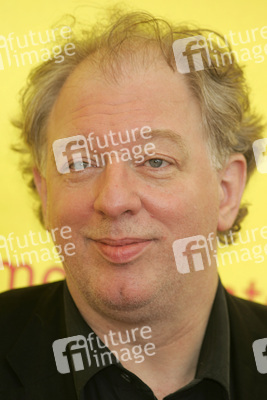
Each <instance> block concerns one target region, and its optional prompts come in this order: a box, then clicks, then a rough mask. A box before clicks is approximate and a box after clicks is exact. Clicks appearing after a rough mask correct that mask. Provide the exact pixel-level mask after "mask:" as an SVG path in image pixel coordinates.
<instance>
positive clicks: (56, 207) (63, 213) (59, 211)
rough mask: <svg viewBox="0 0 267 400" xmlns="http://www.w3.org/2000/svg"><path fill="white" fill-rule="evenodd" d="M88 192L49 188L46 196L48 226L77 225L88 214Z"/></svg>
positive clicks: (83, 220)
mask: <svg viewBox="0 0 267 400" xmlns="http://www.w3.org/2000/svg"><path fill="white" fill-rule="evenodd" d="M87 193H88V194H89V193H90V192H89V191H88V188H87V189H85V188H84V189H83V190H81V188H80V189H79V190H77V189H76V188H71V187H66V186H64V187H63V186H62V185H58V186H56V185H55V186H51V187H49V189H48V193H47V194H48V196H47V199H48V200H47V215H48V221H49V224H50V226H62V225H69V226H74V225H79V224H81V223H84V222H85V221H86V220H87V218H88V215H89V214H90V209H91V208H90V202H91V200H90V196H89V195H87Z"/></svg>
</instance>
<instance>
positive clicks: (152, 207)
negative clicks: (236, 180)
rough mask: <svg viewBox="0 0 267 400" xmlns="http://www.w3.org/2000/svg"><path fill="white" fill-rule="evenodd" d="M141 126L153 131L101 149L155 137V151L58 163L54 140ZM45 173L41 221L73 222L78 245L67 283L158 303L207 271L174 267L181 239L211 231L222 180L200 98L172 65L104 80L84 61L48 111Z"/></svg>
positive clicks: (88, 291) (84, 292)
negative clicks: (97, 161) (79, 166)
mask: <svg viewBox="0 0 267 400" xmlns="http://www.w3.org/2000/svg"><path fill="white" fill-rule="evenodd" d="M143 126H149V127H151V129H152V130H153V131H155V134H154V135H153V138H151V139H149V140H144V139H137V141H136V142H134V141H132V142H131V143H127V144H125V145H122V146H118V147H117V148H115V147H114V146H110V147H109V148H105V149H102V150H99V152H101V151H102V152H104V151H105V152H106V151H111V150H118V149H119V148H122V147H123V148H125V147H127V148H129V149H131V148H132V147H133V146H135V145H136V144H137V143H138V144H142V146H143V147H144V145H145V144H146V143H148V142H149V143H150V142H151V143H154V145H155V149H154V152H155V155H153V156H145V159H144V161H143V162H142V163H135V161H134V160H132V161H131V160H128V161H120V162H117V161H116V160H114V161H113V162H112V163H109V162H107V164H106V165H105V166H100V167H95V166H91V167H88V168H84V169H83V170H80V171H75V170H74V169H72V170H71V172H70V173H66V174H60V173H59V172H58V170H57V168H56V163H55V159H54V157H53V153H52V144H53V142H54V141H55V140H57V139H62V138H67V137H70V136H75V135H83V136H84V137H85V138H87V137H88V134H89V133H90V132H94V136H95V137H96V136H98V137H99V139H100V140H101V138H102V140H101V143H102V144H103V143H104V135H107V134H108V133H109V132H110V130H112V132H114V133H118V132H121V133H122V134H125V131H126V130H129V131H130V130H131V129H135V128H139V130H140V128H142V127H143ZM166 132H169V133H170V132H172V134H168V135H166ZM94 143H96V142H94ZM95 146H96V144H95ZM95 148H97V147H95ZM144 155H145V154H144ZM155 159H156V160H155ZM85 166H86V165H85ZM71 168H73V165H72V166H71ZM43 183H44V193H45V194H44V195H43V208H44V214H45V221H46V225H47V227H48V228H54V227H61V226H64V225H68V226H70V227H71V229H72V241H73V242H74V244H75V246H76V255H74V256H72V257H67V258H66V262H65V270H66V275H67V280H68V283H69V286H70V287H72V288H73V290H76V291H78V292H79V294H80V295H81V296H83V298H85V299H86V301H87V302H89V303H90V304H91V305H92V306H93V307H95V308H97V309H98V310H102V311H105V312H106V311H107V310H125V311H126V310H128V311H129V310H133V309H136V310H137V309H141V308H142V307H146V306H147V307H149V304H151V307H152V305H154V306H155V307H156V305H158V304H160V302H161V303H162V302H164V301H166V302H168V301H170V299H172V300H175V298H177V296H178V293H179V291H180V292H181V290H182V287H183V286H185V285H184V284H183V282H185V279H187V282H193V283H194V285H195V286H196V285H200V284H201V282H202V283H203V279H206V275H207V273H210V272H206V271H202V272H197V273H196V272H195V273H191V274H188V275H190V277H189V276H187V277H185V276H182V275H180V274H179V273H178V272H177V268H176V265H175V260H174V255H173V251H172V244H173V242H174V241H175V240H177V239H180V238H186V237H189V236H194V235H197V234H203V235H206V236H207V235H208V234H209V233H210V232H212V231H216V227H217V220H218V209H219V183H218V177H217V173H216V172H215V171H214V169H213V167H212V166H211V162H210V159H209V155H208V152H207V146H206V138H205V137H204V134H203V130H202V126H201V114H200V108H199V105H198V104H197V101H196V100H195V99H194V97H193V96H192V94H191V92H190V90H189V89H188V87H187V85H186V82H185V80H184V77H183V76H181V75H179V74H178V73H174V72H173V71H171V70H170V69H169V67H168V66H165V65H163V64H162V65H161V66H160V68H159V69H157V70H154V69H153V70H152V69H149V70H147V71H143V72H142V73H132V75H131V77H130V78H125V79H123V80H121V81H120V83H119V84H109V83H107V82H106V81H105V79H104V78H103V76H101V75H100V74H97V73H96V72H95V71H94V70H93V69H92V67H90V66H89V65H88V64H85V63H83V64H82V65H80V66H79V67H78V68H77V69H76V71H75V72H74V73H73V74H72V75H71V77H70V78H69V79H68V81H67V82H66V84H65V85H64V87H63V89H62V91H61V93H60V95H59V97H58V99H57V102H56V104H55V106H54V108H53V111H52V114H51V116H50V121H49V127H48V159H47V169H46V178H45V180H44V181H43ZM188 285H189V283H188ZM191 285H192V283H191ZM189 289H191V290H192V287H191V288H190V287H188V289H187V290H189ZM183 290H185V289H183ZM164 299H166V300H164Z"/></svg>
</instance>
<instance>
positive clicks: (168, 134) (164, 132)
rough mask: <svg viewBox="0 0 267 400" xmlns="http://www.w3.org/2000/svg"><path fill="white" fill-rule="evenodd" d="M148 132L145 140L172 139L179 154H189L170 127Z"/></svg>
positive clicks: (52, 155) (139, 135)
mask: <svg viewBox="0 0 267 400" xmlns="http://www.w3.org/2000/svg"><path fill="white" fill-rule="evenodd" d="M140 129H141V128H140ZM148 133H149V134H150V135H152V137H151V138H148V139H147V140H157V139H159V140H160V139H167V140H169V141H172V142H173V143H174V144H175V145H176V146H177V148H178V150H179V151H180V152H181V154H182V155H183V156H184V157H185V158H187V157H188V155H189V153H188V148H187V146H186V144H185V141H184V139H183V138H182V136H181V135H180V134H179V133H178V132H175V131H173V130H172V129H151V131H150V132H148ZM84 136H85V137H86V135H84ZM135 137H136V139H137V140H138V139H141V133H140V130H139V132H136V133H135ZM48 156H49V157H51V158H52V159H54V153H53V150H52V148H50V149H49V151H48Z"/></svg>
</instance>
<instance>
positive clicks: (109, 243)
mask: <svg viewBox="0 0 267 400" xmlns="http://www.w3.org/2000/svg"><path fill="white" fill-rule="evenodd" d="M152 242H153V240H151V239H142V238H122V239H116V240H115V239H110V238H103V239H97V240H93V243H94V245H95V246H96V249H97V251H98V252H99V253H100V254H101V255H102V256H103V257H104V258H105V259H106V260H108V261H110V262H112V263H116V264H125V263H127V262H130V261H133V260H134V259H136V258H137V257H139V256H140V255H141V254H142V253H143V252H144V251H145V249H146V248H147V247H148V246H149V245H151V243H152Z"/></svg>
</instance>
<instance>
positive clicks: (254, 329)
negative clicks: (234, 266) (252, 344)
mask: <svg viewBox="0 0 267 400" xmlns="http://www.w3.org/2000/svg"><path fill="white" fill-rule="evenodd" d="M226 299H227V304H228V310H229V317H230V321H231V323H232V324H233V325H235V326H239V327H240V328H241V327H244V328H245V327H246V329H247V330H249V331H250V332H251V333H252V334H253V336H258V335H260V334H262V335H265V336H266V333H267V307H266V306H265V305H263V304H259V303H254V302H252V301H248V300H244V299H241V298H239V297H236V296H233V295H231V294H229V293H228V292H226Z"/></svg>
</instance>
